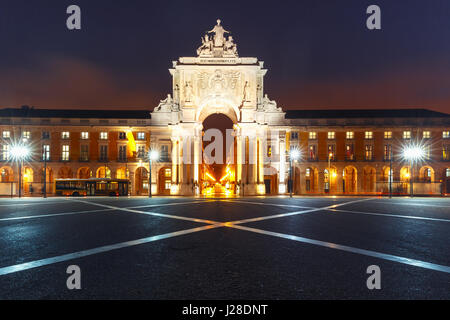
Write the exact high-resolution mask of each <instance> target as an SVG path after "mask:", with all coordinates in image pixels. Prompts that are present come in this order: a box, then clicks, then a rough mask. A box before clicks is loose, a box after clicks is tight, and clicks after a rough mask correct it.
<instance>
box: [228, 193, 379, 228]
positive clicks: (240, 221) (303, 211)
mask: <svg viewBox="0 0 450 320" xmlns="http://www.w3.org/2000/svg"><path fill="white" fill-rule="evenodd" d="M370 200H373V199H372V198H367V199H360V200H355V201H349V202H342V203H338V204H333V205H331V206H327V207H323V208H314V209H309V210H302V211H296V212H288V213H280V214H275V215H272V216H265V217H258V218H250V219H245V220H238V221H232V222H229V223H230V224H244V223H249V222H256V221H263V220H270V219H278V218H284V217H290V216H295V215H299V214H306V213H312V212H317V211H322V210H329V209H335V208H339V207H342V206H345V205H348V204H351V203H357V202H364V201H370Z"/></svg>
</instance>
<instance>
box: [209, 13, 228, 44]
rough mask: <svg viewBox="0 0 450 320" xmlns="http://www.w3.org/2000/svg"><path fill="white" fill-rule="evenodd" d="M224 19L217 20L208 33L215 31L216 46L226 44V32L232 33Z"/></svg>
mask: <svg viewBox="0 0 450 320" xmlns="http://www.w3.org/2000/svg"><path fill="white" fill-rule="evenodd" d="M221 23H222V21H221V20H220V19H218V20H217V25H216V26H215V27H214V28H213V29H212V30H211V31H208V33H213V32H214V33H215V35H214V38H213V39H214V47H223V46H224V44H225V37H224V34H225V33H230V32H229V31H227V30H225V29H224V28H223V27H222V25H221Z"/></svg>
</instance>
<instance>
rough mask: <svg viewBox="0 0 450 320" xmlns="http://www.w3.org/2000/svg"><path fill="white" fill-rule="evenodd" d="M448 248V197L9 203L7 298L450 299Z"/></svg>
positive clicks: (1, 269)
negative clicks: (376, 275)
mask: <svg viewBox="0 0 450 320" xmlns="http://www.w3.org/2000/svg"><path fill="white" fill-rule="evenodd" d="M449 244H450V199H446V198H413V199H410V198H394V199H388V198H356V197H294V199H289V198H288V197H249V198H207V199H204V198H187V197H180V198H153V199H148V198H139V197H132V198H51V199H38V198H31V199H0V248H1V250H0V252H1V254H0V288H1V291H0V299H430V298H434V299H450V290H449V288H450V248H449V247H450V246H449ZM72 265H76V266H79V268H80V270H81V285H82V288H81V290H69V289H68V288H67V285H66V281H67V278H68V277H69V276H70V275H69V274H67V272H66V271H67V268H68V267H69V266H72ZM373 265H375V266H378V267H379V268H380V270H381V285H382V287H381V290H369V289H368V288H367V279H368V278H369V276H370V274H368V273H367V268H368V267H369V266H373Z"/></svg>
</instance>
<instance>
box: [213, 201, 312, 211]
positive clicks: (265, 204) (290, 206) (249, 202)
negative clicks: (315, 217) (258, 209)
mask: <svg viewBox="0 0 450 320" xmlns="http://www.w3.org/2000/svg"><path fill="white" fill-rule="evenodd" d="M220 201H222V202H234V203H248V204H257V205H261V206H274V207H286V208H300V209H315V208H314V207H304V206H298V205H294V204H279V203H265V202H253V201H241V200H229V199H226V200H225V199H223V200H220Z"/></svg>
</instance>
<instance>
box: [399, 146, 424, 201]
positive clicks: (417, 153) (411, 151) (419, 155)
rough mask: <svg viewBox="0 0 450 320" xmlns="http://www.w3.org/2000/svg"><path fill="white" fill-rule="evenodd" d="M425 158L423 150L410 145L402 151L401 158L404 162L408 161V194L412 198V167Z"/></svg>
mask: <svg viewBox="0 0 450 320" xmlns="http://www.w3.org/2000/svg"><path fill="white" fill-rule="evenodd" d="M424 156H425V150H424V149H423V148H422V147H420V146H416V145H410V146H407V147H405V148H404V149H403V157H404V158H405V159H406V160H409V166H410V176H409V185H410V189H411V190H410V193H411V197H413V196H414V182H413V179H414V172H413V166H414V163H415V162H417V161H419V160H421V159H423V158H424Z"/></svg>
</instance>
